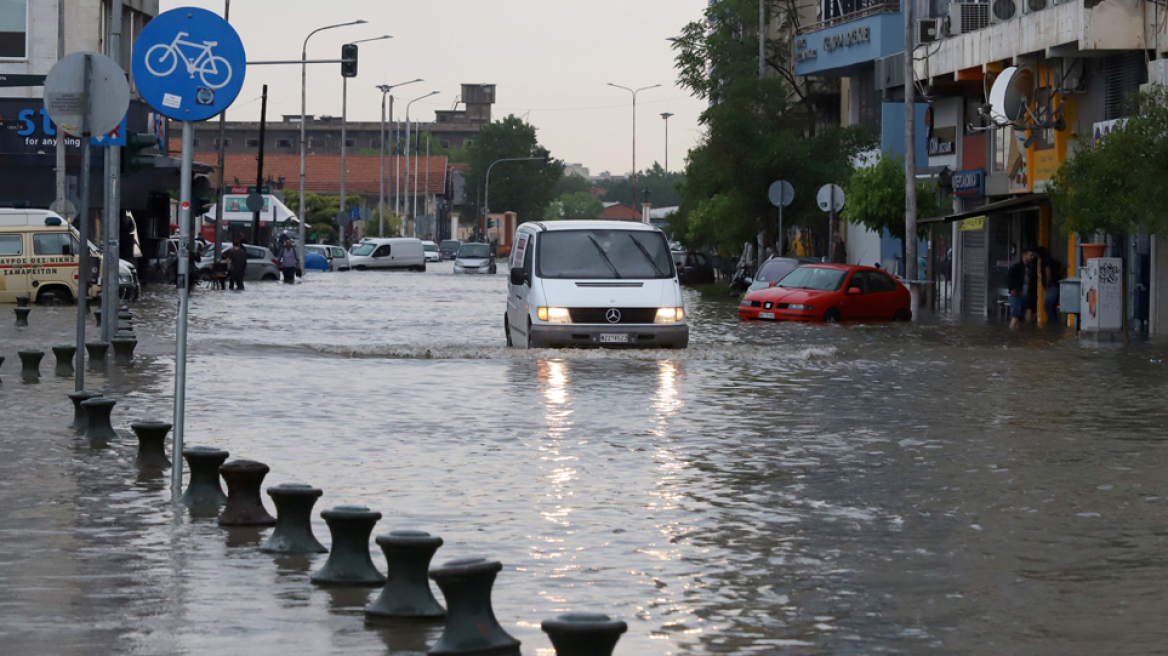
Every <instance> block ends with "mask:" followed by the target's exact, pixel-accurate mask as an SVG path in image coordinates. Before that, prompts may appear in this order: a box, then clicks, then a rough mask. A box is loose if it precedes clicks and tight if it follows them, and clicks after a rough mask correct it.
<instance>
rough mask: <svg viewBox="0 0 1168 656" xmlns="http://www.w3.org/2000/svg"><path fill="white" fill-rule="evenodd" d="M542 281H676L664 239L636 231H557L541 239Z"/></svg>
mask: <svg viewBox="0 0 1168 656" xmlns="http://www.w3.org/2000/svg"><path fill="white" fill-rule="evenodd" d="M539 275H540V277H542V278H560V279H573V278H574V279H579V280H588V279H592V280H612V279H617V278H629V279H632V280H638V279H658V278H672V277H673V260H672V258H671V257H670V252H669V245H668V244H667V243H665V237H664V235H662V234H660V233H655V232H648V231H645V232H641V231H633V230H556V231H553V232H548V233H545V234H543V235H541V236H540V239H539Z"/></svg>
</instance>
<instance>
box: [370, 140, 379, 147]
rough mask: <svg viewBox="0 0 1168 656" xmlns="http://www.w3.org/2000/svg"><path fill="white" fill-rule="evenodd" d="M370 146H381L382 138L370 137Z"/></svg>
mask: <svg viewBox="0 0 1168 656" xmlns="http://www.w3.org/2000/svg"><path fill="white" fill-rule="evenodd" d="M369 147H370V148H381V139H370V140H369Z"/></svg>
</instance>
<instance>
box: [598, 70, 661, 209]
mask: <svg viewBox="0 0 1168 656" xmlns="http://www.w3.org/2000/svg"><path fill="white" fill-rule="evenodd" d="M608 86H610V87H616V88H617V89H624V90H625V91H628V92H629V93H631V94H633V205H632V207H633V211H634V212H635V211H637V94H638V93H641V92H642V91H648V90H649V89H656V88H657V87H659V86H661V85H660V84H654V85H653V86H651V87H641V88H640V89H630V88H628V87H622V86H621V85H619V84H613V83H612V82H609V83H608Z"/></svg>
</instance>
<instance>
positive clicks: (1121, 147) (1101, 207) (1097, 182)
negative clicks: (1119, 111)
mask: <svg viewBox="0 0 1168 656" xmlns="http://www.w3.org/2000/svg"><path fill="white" fill-rule="evenodd" d="M1134 100H1135V103H1134V104H1135V107H1134V110H1135V111H1133V113H1132V115H1131V118H1128V119H1127V120H1126V121H1125V122H1124V123H1122V124H1121V125H1118V126H1116V128H1115V129H1114V130H1113V131H1112V132H1111V133H1110V134H1108V135H1107V136H1106V137H1104V138H1103V139H1102V141H1100V143H1099V144H1098V146H1097V147H1096V148H1094V149H1093V150H1083V151H1080V152H1078V153H1076V154H1075V155H1074V156H1073V157H1069V158H1067V160H1066V161H1064V162H1063V163H1062V165H1061V166H1060V167H1059V170H1058V171H1057V172H1056V173H1055V175H1054V177H1053V178H1052V180H1051V183H1050V184H1049V185H1048V186H1047V188H1046V192H1047V194H1049V196H1050V202H1051V207H1052V209H1053V210H1054V215H1055V217H1056V218H1058V219H1061V220H1062V222H1063V229H1064V230H1066V231H1068V232H1077V233H1079V234H1080V235H1082V236H1083V237H1084V238H1085V239H1086V240H1090V239H1091V236H1092V235H1094V234H1095V232H1096V231H1103V232H1106V233H1109V234H1113V235H1121V234H1125V233H1130V232H1135V231H1143V232H1147V233H1150V234H1165V230H1166V229H1168V218H1166V215H1165V212H1164V208H1165V207H1168V185H1165V184H1164V172H1165V171H1168V89H1165V88H1164V87H1162V86H1159V85H1157V86H1155V87H1153V88H1152V90H1151V91H1150V92H1148V93H1144V94H1140V95H1139V96H1137V97H1136V98H1135V99H1134Z"/></svg>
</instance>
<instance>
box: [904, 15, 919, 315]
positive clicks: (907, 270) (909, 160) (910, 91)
mask: <svg viewBox="0 0 1168 656" xmlns="http://www.w3.org/2000/svg"><path fill="white" fill-rule="evenodd" d="M901 10H902V11H903V12H904V239H905V242H904V260H905V262H904V278H905V280H907V281H908V291H909V299H910V300H909V303H910V305H909V311H910V312H912V316H913V319H914V320H915V319H916V316H917V305H918V302H917V301H918V297H919V296H920V286H919V285H917V150H916V145H917V144H916V142H917V140H916V95H917V94H916V79H915V78H916V75H915V73H914V71H913V50H914V39H915V38H916V34H915V30H914V29H913V3H911V2H902V3H901Z"/></svg>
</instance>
